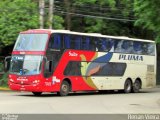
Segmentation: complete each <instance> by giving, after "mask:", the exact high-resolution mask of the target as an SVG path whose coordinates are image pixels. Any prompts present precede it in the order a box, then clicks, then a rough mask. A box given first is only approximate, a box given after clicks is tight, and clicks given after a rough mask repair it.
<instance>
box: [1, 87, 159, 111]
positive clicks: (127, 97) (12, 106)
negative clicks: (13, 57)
mask: <svg viewBox="0 0 160 120" xmlns="http://www.w3.org/2000/svg"><path fill="white" fill-rule="evenodd" d="M0 113H5V114H6V113H14V114H110V113H111V114H113V113H114V114H126V113H127V114H130V113H132V114H136V113H142V114H148V113H150V114H155V113H156V114H160V88H154V89H147V90H143V91H141V92H140V93H131V94H124V93H118V92H111V93H105V94H100V93H78V94H77V93H74V94H70V95H69V96H67V97H60V96H57V95H55V94H48V93H45V94H43V95H42V96H41V97H35V96H33V95H32V93H28V92H11V91H0Z"/></svg>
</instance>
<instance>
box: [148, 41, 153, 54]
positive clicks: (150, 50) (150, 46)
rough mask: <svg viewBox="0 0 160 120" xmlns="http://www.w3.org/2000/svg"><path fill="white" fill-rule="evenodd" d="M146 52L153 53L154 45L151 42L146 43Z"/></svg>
mask: <svg viewBox="0 0 160 120" xmlns="http://www.w3.org/2000/svg"><path fill="white" fill-rule="evenodd" d="M147 48H148V49H147V54H149V55H155V45H154V44H153V43H148V47H147Z"/></svg>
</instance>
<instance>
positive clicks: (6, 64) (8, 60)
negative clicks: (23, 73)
mask: <svg viewBox="0 0 160 120" xmlns="http://www.w3.org/2000/svg"><path fill="white" fill-rule="evenodd" d="M10 63H11V56H8V57H5V60H4V71H5V72H7V71H8V70H9V68H10Z"/></svg>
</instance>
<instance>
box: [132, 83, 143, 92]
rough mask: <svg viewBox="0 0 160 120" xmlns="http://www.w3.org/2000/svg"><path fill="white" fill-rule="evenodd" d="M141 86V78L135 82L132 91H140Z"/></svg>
mask: <svg viewBox="0 0 160 120" xmlns="http://www.w3.org/2000/svg"><path fill="white" fill-rule="evenodd" d="M140 88H141V83H140V81H139V80H136V81H135V82H134V84H133V88H132V92H134V93H138V92H139V90H140Z"/></svg>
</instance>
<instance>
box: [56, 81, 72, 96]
mask: <svg viewBox="0 0 160 120" xmlns="http://www.w3.org/2000/svg"><path fill="white" fill-rule="evenodd" d="M69 91H70V84H69V83H68V82H67V81H63V82H62V84H61V88H60V92H58V95H60V96H67V95H68V94H69Z"/></svg>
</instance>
